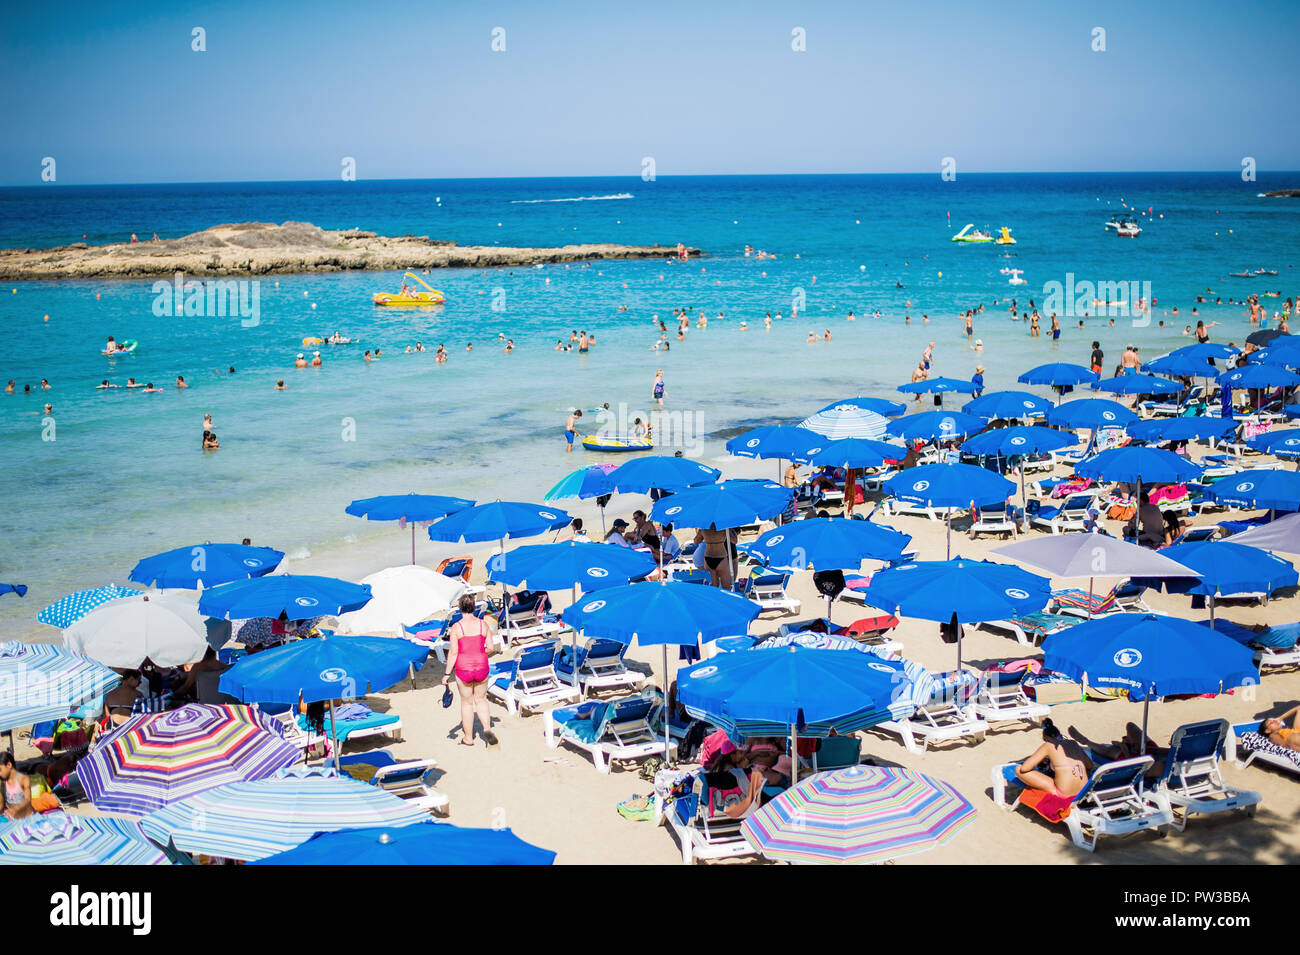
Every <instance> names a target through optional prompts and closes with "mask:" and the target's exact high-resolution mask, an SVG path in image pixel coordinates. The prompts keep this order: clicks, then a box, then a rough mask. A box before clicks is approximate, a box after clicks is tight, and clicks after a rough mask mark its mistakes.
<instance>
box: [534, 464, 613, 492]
mask: <svg viewBox="0 0 1300 955" xmlns="http://www.w3.org/2000/svg"><path fill="white" fill-rule="evenodd" d="M616 467H618V465H617V464H588V465H587V466H586V467H581V468H578V469H577V470H576V471H570V472H569V473H568V474H566V475H565V476H564V477H562V478H560V479H559V480H558V481H556V482H555V486H554V487H552V488H551V489H550V490H549V491H547V492H546V494H545V496H544V497H543V498H542V500H544V501H559V500H563V499H565V498H577V499H578V500H580V501H586V500H589V499H590V498H593V497H603V496H604V495H606V494H610V493H612V492H613V490H614V489H613V488H612V487H610V486H609V482H608V481H606V480H605V476H606V475H607V474H609V472H610V471H612V470H614V469H615V468H616Z"/></svg>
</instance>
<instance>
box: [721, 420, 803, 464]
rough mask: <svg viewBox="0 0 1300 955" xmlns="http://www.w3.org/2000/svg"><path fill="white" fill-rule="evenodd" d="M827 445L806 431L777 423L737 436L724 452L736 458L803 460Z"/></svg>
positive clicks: (728, 443)
mask: <svg viewBox="0 0 1300 955" xmlns="http://www.w3.org/2000/svg"><path fill="white" fill-rule="evenodd" d="M825 444H826V437H825V436H824V435H820V434H818V433H817V432H816V431H809V430H808V429H807V428H797V427H795V426H794V425H788V424H776V425H768V426H766V427H763V428H755V429H753V430H752V431H746V432H745V433H744V434H738V435H736V437H734V438H732V439H731V440H730V441H728V442H727V445H726V447H727V453H728V454H734V455H735V456H736V457H738V458H777V459H779V460H783V461H806V460H807V456H808V454H809V453H810V452H812V451H816V450H817V449H818V448H821V447H823V446H824V445H825Z"/></svg>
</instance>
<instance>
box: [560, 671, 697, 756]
mask: <svg viewBox="0 0 1300 955" xmlns="http://www.w3.org/2000/svg"><path fill="white" fill-rule="evenodd" d="M544 718H545V722H546V745H547V746H549V747H550V748H551V749H555V748H556V747H558V746H559V745H560V744H561V743H567V744H568V745H570V746H572V747H574V748H575V749H579V750H582V751H583V752H585V753H588V754H589V755H590V756H591V761H592V763H594V764H595V767H596V770H597V771H598V772H601V773H608V772H609V771H610V768H611V767H612V765H613V763H614V761H615V760H619V761H624V760H635V759H641V758H643V757H646V756H654V755H657V754H662V753H663V751H664V737H663V722H662V720H663V706H662V704H661V702H660V700H659V695H658V692H657V691H656V692H654V693H643V694H638V695H636V696H628V697H623V698H622V699H618V700H610V701H608V702H600V701H593V702H589V703H580V704H578V705H577V706H568V707H560V708H558V709H554V710H547V711H546V713H545V714H544ZM675 746H676V744H675V743H671V744H670V750H671V748H673V747H675Z"/></svg>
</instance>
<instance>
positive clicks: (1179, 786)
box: [1152, 719, 1260, 832]
mask: <svg viewBox="0 0 1300 955" xmlns="http://www.w3.org/2000/svg"><path fill="white" fill-rule="evenodd" d="M1228 733H1229V726H1228V721H1227V720H1223V719H1219V720H1203V721H1201V722H1199V723H1188V724H1186V725H1185V726H1180V727H1178V729H1176V730H1174V735H1173V736H1172V737H1171V738H1170V741H1169V754H1168V755H1167V756H1166V757H1165V771H1164V775H1162V776H1161V777H1160V778H1159V779H1158V780H1157V781H1156V783H1155V785H1154V786H1153V787H1152V788H1153V789H1154V790H1156V791H1160V792H1163V793H1165V795H1167V796H1168V797H1169V802H1170V804H1171V805H1172V806H1173V807H1174V808H1176V809H1182V810H1183V812H1182V817H1181V819H1180V818H1179V817H1178V816H1177V815H1175V817H1174V828H1175V829H1177V830H1178V831H1179V832H1182V831H1183V830H1184V829H1186V828H1187V821H1188V820H1189V819H1190V818H1191V817H1192V816H1194V815H1196V814H1198V813H1199V814H1201V815H1211V814H1212V813H1216V812H1230V811H1232V810H1237V809H1240V810H1243V811H1245V813H1246V815H1248V816H1253V815H1254V814H1255V807H1256V806H1257V805H1258V804H1259V801H1260V795H1259V793H1257V792H1252V791H1251V790H1248V789H1234V788H1233V787H1232V786H1229V785H1228V784H1227V783H1225V782H1224V781H1223V775H1222V774H1221V773H1220V771H1219V758H1220V757H1221V756H1222V755H1223V748H1224V745H1225V744H1226V743H1227V741H1228Z"/></svg>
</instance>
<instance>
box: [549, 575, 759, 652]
mask: <svg viewBox="0 0 1300 955" xmlns="http://www.w3.org/2000/svg"><path fill="white" fill-rule="evenodd" d="M759 609H760V608H759V606H758V604H756V603H754V602H753V601H752V600H746V599H745V598H744V597H742V596H740V595H739V594H733V593H729V592H727V591H725V590H720V589H718V588H717V587H701V586H700V585H699V584H688V583H685V582H681V581H666V582H663V583H656V582H653V581H646V582H643V583H635V584H625V585H624V586H621V587H609V588H606V589H604V590H600V591H598V592H596V593H594V594H592V595H591V598H590V599H584V600H582V601H580V602H579V603H578V604H577V605H575V606H573V607H570V608H568V609H567V610H566V611H565V612H564V622H565V623H566V624H568V625H569V626H570V627H573V628H574V629H575V630H576V629H581V630H585V631H586V632H587V633H590V634H594V635H596V636H601V637H608V638H609V639H611V640H617V641H619V642H620V643H629V644H630V643H631V642H632V641H633V640H635V641H636V642H637V643H639V644H641V645H642V646H660V645H663V646H667V645H673V646H686V647H692V646H695V645H696V644H697V643H707V642H709V641H710V640H716V639H718V637H729V636H735V635H737V634H743V633H745V632H746V631H747V630H748V629H749V624H750V621H752V620H753V619H754V618H755V617H757V616H758V614H759Z"/></svg>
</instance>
